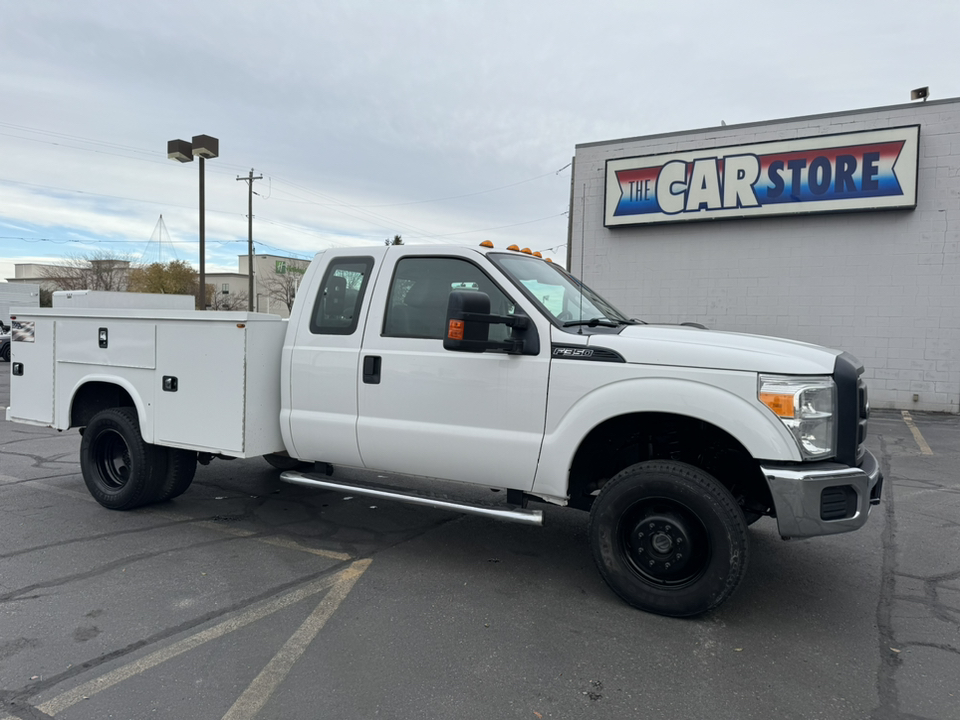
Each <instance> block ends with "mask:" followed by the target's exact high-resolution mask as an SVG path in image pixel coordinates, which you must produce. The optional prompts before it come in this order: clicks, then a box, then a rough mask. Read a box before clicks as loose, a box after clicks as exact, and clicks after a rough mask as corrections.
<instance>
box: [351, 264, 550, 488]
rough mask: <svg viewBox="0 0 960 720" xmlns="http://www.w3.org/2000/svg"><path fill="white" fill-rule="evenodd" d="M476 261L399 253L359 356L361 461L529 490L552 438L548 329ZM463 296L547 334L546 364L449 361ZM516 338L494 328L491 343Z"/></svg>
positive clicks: (536, 359) (508, 358)
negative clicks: (450, 304) (453, 314)
mask: <svg viewBox="0 0 960 720" xmlns="http://www.w3.org/2000/svg"><path fill="white" fill-rule="evenodd" d="M471 255H474V254H473V253H469V252H468V251H459V252H458V251H451V252H449V253H446V254H444V253H442V252H437V251H436V250H432V249H430V248H416V249H414V248H405V249H403V250H402V251H394V250H391V251H388V253H387V255H386V257H385V259H384V263H383V266H382V268H381V271H380V275H379V279H378V282H377V285H376V289H375V290H374V293H373V298H372V306H371V311H370V316H369V321H368V322H367V327H366V330H365V332H364V336H363V344H362V347H361V352H360V372H359V374H358V377H357V383H358V384H357V387H358V398H359V415H358V423H357V438H358V441H359V446H360V454H361V456H362V459H363V464H364V465H365V466H366V467H368V468H372V469H380V470H390V471H395V472H401V473H407V474H411V475H422V476H427V477H438V478H447V479H453V480H462V481H466V482H471V483H477V484H489V485H491V486H496V487H509V488H517V489H522V490H529V489H530V488H531V487H532V485H533V478H534V475H535V473H536V468H537V462H538V458H539V453H540V445H541V442H542V439H543V432H544V418H545V409H546V401H547V379H548V374H549V368H550V357H549V348H550V345H549V337H550V336H549V329H548V326H547V325H546V321H545V320H543V318H542V317H541V316H540V315H539V314H533V313H532V312H530V308H529V307H525V304H526V302H527V301H526V299H525V298H521V297H520V294H519V293H518V292H516V290H514V289H513V288H512V286H511V285H509V284H508V283H507V281H506V280H505V279H504V278H503V277H502V276H500V275H499V274H498V273H497V271H495V270H493V269H488V271H485V270H484V269H482V267H481V264H480V263H479V262H476V260H479V258H476V256H475V255H474V258H475V259H471V257H470V256H471ZM486 267H488V268H489V266H486ZM458 288H462V289H472V290H480V291H482V292H485V293H487V294H488V295H489V296H490V299H491V312H493V313H496V314H501V315H504V314H512V313H524V314H527V315H530V317H531V320H533V321H534V322H540V323H543V325H544V327H543V328H539V333H540V337H541V338H542V340H541V350H540V354H539V355H537V356H530V355H507V354H505V353H501V352H484V353H466V352H451V351H448V350H444V349H443V341H442V337H443V333H444V330H445V326H446V322H445V321H446V308H447V298H448V296H449V294H450V292H451V291H452V290H454V289H458ZM521 303H523V304H521ZM509 332H510V330H509V329H508V328H507V327H506V326H504V325H492V326H491V329H490V333H491V339H505V336H506V335H507V334H508V333H509ZM498 334H500V335H503V336H504V338H498Z"/></svg>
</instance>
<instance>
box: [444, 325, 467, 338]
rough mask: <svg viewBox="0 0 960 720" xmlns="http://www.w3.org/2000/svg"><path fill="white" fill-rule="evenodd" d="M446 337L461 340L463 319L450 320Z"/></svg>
mask: <svg viewBox="0 0 960 720" xmlns="http://www.w3.org/2000/svg"><path fill="white" fill-rule="evenodd" d="M447 337H448V338H450V339H451V340H463V320H451V321H450V328H449V329H448V330H447Z"/></svg>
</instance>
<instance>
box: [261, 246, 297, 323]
mask: <svg viewBox="0 0 960 720" xmlns="http://www.w3.org/2000/svg"><path fill="white" fill-rule="evenodd" d="M309 264H310V263H308V262H307V261H306V260H292V259H291V260H287V261H285V262H281V261H277V265H276V271H275V272H273V273H271V274H265V275H261V276H260V279H259V280H258V281H257V283H258V285H259V287H260V291H261V292H262V293H263V294H264V295H266V296H267V297H268V298H270V299H271V300H276V301H277V302H282V303H283V304H284V305H286V306H287V312H290V310H292V309H293V300H294V298H295V297H296V296H297V288H299V287H300V281H301V280H303V274H304V273H305V272H306V271H307V266H308V265H309Z"/></svg>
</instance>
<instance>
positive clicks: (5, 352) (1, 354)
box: [0, 343, 10, 362]
mask: <svg viewBox="0 0 960 720" xmlns="http://www.w3.org/2000/svg"><path fill="white" fill-rule="evenodd" d="M0 360H3V361H4V362H10V343H5V344H4V346H3V347H0Z"/></svg>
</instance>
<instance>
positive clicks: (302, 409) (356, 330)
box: [289, 248, 386, 466]
mask: <svg viewBox="0 0 960 720" xmlns="http://www.w3.org/2000/svg"><path fill="white" fill-rule="evenodd" d="M385 250H386V248H356V249H353V250H352V251H351V252H350V253H349V254H347V253H346V252H330V251H328V252H327V253H326V254H325V255H324V256H323V259H322V260H320V261H319V262H321V263H323V265H322V266H321V267H320V268H319V272H320V273H321V277H320V278H319V281H317V282H313V281H312V280H311V278H310V277H309V276H307V277H305V278H304V282H303V283H302V285H303V287H304V288H307V287H311V288H318V289H317V291H316V294H315V295H314V297H310V298H307V297H303V298H300V299H298V301H297V302H298V304H299V303H300V302H301V301H302V302H303V307H302V309H300V310H299V312H297V308H294V310H295V314H294V317H291V319H290V322H291V323H296V325H295V327H296V341H295V343H294V345H293V348H292V350H291V357H290V400H289V408H290V416H289V421H290V422H289V427H290V437H291V439H292V441H293V446H294V447H293V448H291V450H295V451H296V456H297V457H299V458H304V459H309V460H323V461H324V462H330V463H337V464H340V465H355V466H360V465H362V464H363V463H362V462H361V460H360V451H359V449H358V448H357V375H358V373H359V372H360V363H359V357H360V338H361V336H362V333H363V319H364V317H366V313H367V308H368V307H369V304H370V289H371V287H372V286H373V282H374V279H375V278H376V274H377V272H378V268H377V261H378V260H379V259H380V258H381V257H383V254H384V252H385ZM315 262H318V261H315ZM311 270H313V268H311ZM308 272H309V271H308ZM304 292H306V290H304Z"/></svg>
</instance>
